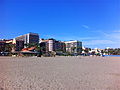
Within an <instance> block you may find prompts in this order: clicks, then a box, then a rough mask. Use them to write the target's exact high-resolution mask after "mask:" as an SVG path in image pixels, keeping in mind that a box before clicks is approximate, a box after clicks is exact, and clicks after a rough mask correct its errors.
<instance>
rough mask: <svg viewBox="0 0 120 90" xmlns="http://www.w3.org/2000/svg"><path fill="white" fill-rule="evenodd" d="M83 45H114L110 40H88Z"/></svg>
mask: <svg viewBox="0 0 120 90" xmlns="http://www.w3.org/2000/svg"><path fill="white" fill-rule="evenodd" d="M83 43H84V45H107V44H115V42H114V41H111V40H90V41H84V42H83Z"/></svg>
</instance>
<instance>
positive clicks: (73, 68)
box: [0, 56, 120, 90]
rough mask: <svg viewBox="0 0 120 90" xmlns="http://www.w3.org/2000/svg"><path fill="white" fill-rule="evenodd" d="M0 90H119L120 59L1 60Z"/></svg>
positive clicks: (54, 58) (2, 58)
mask: <svg viewBox="0 0 120 90" xmlns="http://www.w3.org/2000/svg"><path fill="white" fill-rule="evenodd" d="M0 90H120V57H80V56H79V57H74V56H72V57H41V58H40V57H0Z"/></svg>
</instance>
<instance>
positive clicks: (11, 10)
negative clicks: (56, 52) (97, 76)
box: [0, 0, 120, 48]
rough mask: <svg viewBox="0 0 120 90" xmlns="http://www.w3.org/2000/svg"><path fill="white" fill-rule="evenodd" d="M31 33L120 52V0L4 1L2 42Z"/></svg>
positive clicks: (0, 15)
mask: <svg viewBox="0 0 120 90" xmlns="http://www.w3.org/2000/svg"><path fill="white" fill-rule="evenodd" d="M28 32H35V33H39V35H40V37H41V38H56V39H57V40H62V41H66V40H74V39H77V40H80V41H82V42H83V45H84V46H86V47H91V48H96V47H98V48H105V47H113V48H118V47H119V48H120V0H0V39H2V38H6V39H9V38H14V37H16V36H19V35H21V34H26V33H28Z"/></svg>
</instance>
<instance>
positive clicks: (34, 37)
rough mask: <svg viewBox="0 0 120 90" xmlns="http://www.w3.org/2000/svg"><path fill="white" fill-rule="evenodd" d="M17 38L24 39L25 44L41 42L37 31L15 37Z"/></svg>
mask: <svg viewBox="0 0 120 90" xmlns="http://www.w3.org/2000/svg"><path fill="white" fill-rule="evenodd" d="M15 39H16V40H23V41H24V44H33V43H39V35H38V34H37V33H28V34H25V35H21V36H18V37H16V38H15Z"/></svg>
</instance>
